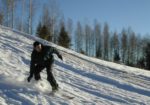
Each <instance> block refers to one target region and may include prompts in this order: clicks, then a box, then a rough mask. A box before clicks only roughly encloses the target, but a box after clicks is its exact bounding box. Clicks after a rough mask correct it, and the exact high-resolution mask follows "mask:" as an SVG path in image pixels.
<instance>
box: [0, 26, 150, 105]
mask: <svg viewBox="0 0 150 105" xmlns="http://www.w3.org/2000/svg"><path fill="white" fill-rule="evenodd" d="M35 40H38V41H41V42H42V43H44V44H49V45H52V46H54V47H56V48H57V49H59V50H60V52H61V54H62V55H63V61H61V60H59V59H58V58H57V56H56V55H55V63H54V65H53V72H54V75H55V77H56V80H57V81H58V84H59V86H60V92H58V93H56V95H54V96H51V95H49V93H50V92H51V86H50V84H49V83H48V82H47V80H46V78H47V75H46V71H45V70H43V71H42V73H41V76H42V80H41V81H38V82H36V81H34V79H32V80H31V82H30V83H28V82H27V80H26V79H27V77H28V75H29V66H30V55H31V52H32V43H33V42H34V41H35ZM63 94H66V95H68V96H72V97H74V98H73V99H67V98H66V97H64V96H63ZM0 105H150V72H149V71H146V70H141V69H137V68H132V67H127V66H125V65H119V64H115V63H111V62H106V61H102V60H98V59H95V58H90V57H86V56H84V55H81V54H78V53H75V52H74V51H71V50H67V49H65V48H62V47H60V46H57V45H55V44H52V43H48V42H46V41H44V40H42V39H39V38H36V37H34V36H30V35H26V34H24V33H21V32H18V31H15V30H11V29H9V28H6V27H2V26H0Z"/></svg>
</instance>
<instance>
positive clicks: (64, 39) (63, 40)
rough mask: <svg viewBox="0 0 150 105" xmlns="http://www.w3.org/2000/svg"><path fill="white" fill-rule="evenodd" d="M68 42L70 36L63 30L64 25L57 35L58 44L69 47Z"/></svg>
mask: <svg viewBox="0 0 150 105" xmlns="http://www.w3.org/2000/svg"><path fill="white" fill-rule="evenodd" d="M70 42H71V41H70V37H69V36H68V33H67V32H66V30H65V27H64V26H62V27H61V30H60V34H59V37H58V44H59V45H61V46H63V47H66V48H69V47H70Z"/></svg>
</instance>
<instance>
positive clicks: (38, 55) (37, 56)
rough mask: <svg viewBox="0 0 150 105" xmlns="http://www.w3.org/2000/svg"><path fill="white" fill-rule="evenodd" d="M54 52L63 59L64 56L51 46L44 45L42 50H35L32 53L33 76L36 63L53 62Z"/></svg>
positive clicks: (31, 72) (31, 73)
mask: <svg viewBox="0 0 150 105" xmlns="http://www.w3.org/2000/svg"><path fill="white" fill-rule="evenodd" d="M53 54H56V55H57V56H58V57H59V58H60V59H62V56H61V55H60V54H59V52H58V51H57V50H56V49H55V48H54V47H51V46H43V45H42V51H41V52H37V51H36V50H33V51H32V54H31V63H30V76H31V77H32V76H33V73H34V68H35V66H36V65H46V64H47V63H49V64H50V63H52V62H53V60H54V57H53Z"/></svg>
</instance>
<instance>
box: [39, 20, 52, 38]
mask: <svg viewBox="0 0 150 105" xmlns="http://www.w3.org/2000/svg"><path fill="white" fill-rule="evenodd" d="M36 33H37V35H38V37H40V38H42V39H45V40H48V41H51V40H52V37H51V34H50V32H49V30H48V28H47V27H46V26H45V25H43V26H42V25H41V23H40V24H39V25H38V27H37V32H36Z"/></svg>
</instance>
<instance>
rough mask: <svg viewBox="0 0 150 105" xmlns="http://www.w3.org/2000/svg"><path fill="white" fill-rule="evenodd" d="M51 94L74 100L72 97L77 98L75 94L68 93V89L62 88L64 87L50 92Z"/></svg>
mask: <svg viewBox="0 0 150 105" xmlns="http://www.w3.org/2000/svg"><path fill="white" fill-rule="evenodd" d="M49 95H50V96H53V97H55V96H60V97H63V98H66V99H69V100H72V99H74V98H75V97H74V96H73V95H71V94H69V93H67V91H65V90H62V89H59V90H57V91H51V92H50V93H49Z"/></svg>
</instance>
